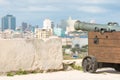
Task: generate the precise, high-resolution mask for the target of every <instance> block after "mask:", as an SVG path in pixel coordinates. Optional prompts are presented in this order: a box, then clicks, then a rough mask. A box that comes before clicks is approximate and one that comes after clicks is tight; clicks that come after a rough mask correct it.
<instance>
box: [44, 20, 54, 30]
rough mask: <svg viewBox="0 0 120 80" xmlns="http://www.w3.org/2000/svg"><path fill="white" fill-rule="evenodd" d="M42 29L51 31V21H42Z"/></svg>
mask: <svg viewBox="0 0 120 80" xmlns="http://www.w3.org/2000/svg"><path fill="white" fill-rule="evenodd" d="M43 29H52V21H51V20H50V19H48V18H46V19H45V20H44V21H43Z"/></svg>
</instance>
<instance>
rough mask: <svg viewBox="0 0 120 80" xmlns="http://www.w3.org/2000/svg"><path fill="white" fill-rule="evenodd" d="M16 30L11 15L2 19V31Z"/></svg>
mask: <svg viewBox="0 0 120 80" xmlns="http://www.w3.org/2000/svg"><path fill="white" fill-rule="evenodd" d="M6 29H11V30H15V29H16V18H15V17H14V16H13V15H6V16H4V17H3V18H2V31H4V30H6Z"/></svg>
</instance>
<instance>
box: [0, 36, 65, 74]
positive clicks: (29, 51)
mask: <svg viewBox="0 0 120 80" xmlns="http://www.w3.org/2000/svg"><path fill="white" fill-rule="evenodd" d="M62 60H63V55H62V43H61V39H59V38H50V39H48V40H40V39H33V40H32V39H1V40H0V72H10V71H18V70H19V69H22V70H29V71H30V70H35V69H39V70H49V69H54V70H56V69H57V70H59V69H62Z"/></svg>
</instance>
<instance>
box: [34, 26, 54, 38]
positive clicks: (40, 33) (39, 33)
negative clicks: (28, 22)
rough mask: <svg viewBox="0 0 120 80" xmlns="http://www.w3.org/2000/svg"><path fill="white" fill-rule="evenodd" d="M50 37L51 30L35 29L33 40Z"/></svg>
mask: <svg viewBox="0 0 120 80" xmlns="http://www.w3.org/2000/svg"><path fill="white" fill-rule="evenodd" d="M52 35H53V30H52V29H41V28H36V29H35V38H37V39H45V38H49V37H50V36H52Z"/></svg>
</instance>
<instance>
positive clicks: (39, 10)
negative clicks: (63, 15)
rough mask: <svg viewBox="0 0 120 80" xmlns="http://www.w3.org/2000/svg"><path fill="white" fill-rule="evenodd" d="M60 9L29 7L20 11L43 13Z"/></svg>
mask: <svg viewBox="0 0 120 80" xmlns="http://www.w3.org/2000/svg"><path fill="white" fill-rule="evenodd" d="M60 10H61V9H60V8H57V7H54V6H29V7H26V8H19V11H32V12H42V11H60Z"/></svg>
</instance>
